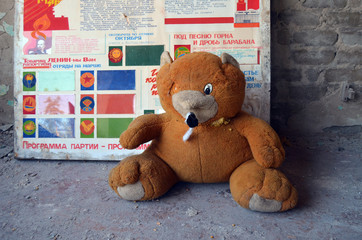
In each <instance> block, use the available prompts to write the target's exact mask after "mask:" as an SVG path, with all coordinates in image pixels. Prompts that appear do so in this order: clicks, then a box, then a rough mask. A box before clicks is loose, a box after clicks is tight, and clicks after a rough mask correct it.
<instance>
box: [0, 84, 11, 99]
mask: <svg viewBox="0 0 362 240" xmlns="http://www.w3.org/2000/svg"><path fill="white" fill-rule="evenodd" d="M8 91H9V86H8V85H5V84H1V85H0V96H4V95H6V94H7V93H8Z"/></svg>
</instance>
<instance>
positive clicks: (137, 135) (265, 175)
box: [109, 52, 297, 212]
mask: <svg viewBox="0 0 362 240" xmlns="http://www.w3.org/2000/svg"><path fill="white" fill-rule="evenodd" d="M161 62H162V64H163V66H162V67H161V69H160V71H159V73H158V75H157V88H158V93H159V97H160V101H161V104H162V107H163V108H164V110H165V111H166V113H164V114H160V115H156V114H147V115H143V116H140V117H138V118H136V119H135V120H134V121H133V122H132V123H131V124H130V125H129V127H128V129H127V130H126V131H125V132H123V133H122V134H121V136H120V143H121V145H122V146H123V147H124V148H127V149H134V148H137V147H138V146H139V145H140V144H142V143H145V142H148V141H150V140H152V143H151V145H150V147H149V148H147V150H145V151H144V152H143V153H142V154H140V155H135V156H130V157H127V158H126V159H124V160H122V161H121V162H120V163H119V164H118V165H117V166H116V167H115V168H114V169H112V171H111V173H110V175H109V184H110V186H111V187H112V189H113V190H114V191H115V192H116V193H117V194H118V195H119V196H120V197H122V198H124V199H127V200H150V199H154V198H157V197H159V196H161V195H163V194H164V193H166V192H167V191H168V190H169V189H170V188H171V187H172V186H173V185H174V184H175V183H177V182H178V181H186V182H194V183H214V182H227V181H229V182H230V190H231V194H232V196H233V198H234V200H235V201H236V202H237V203H239V204H240V205H241V206H243V207H245V208H248V209H251V210H254V211H261V212H277V211H285V210H288V209H291V208H293V207H294V206H295V205H296V203H297V191H296V190H295V188H294V187H293V186H292V185H291V183H290V182H289V180H288V179H287V178H286V177H285V175H284V174H282V173H281V172H280V171H279V170H277V169H276V168H277V167H279V166H280V165H281V164H282V162H283V161H284V157H285V152H284V149H283V146H282V144H281V142H280V140H279V137H278V135H277V134H276V133H275V132H274V130H273V129H272V128H271V127H270V126H269V125H268V124H267V123H266V122H265V121H263V120H261V119H258V118H255V117H253V116H251V115H249V114H248V113H246V112H243V111H241V106H242V104H243V100H244V95H245V78H244V75H243V73H242V72H241V71H240V69H239V65H238V63H237V61H236V60H235V59H234V58H232V57H231V56H230V55H228V54H223V55H222V56H221V58H220V57H218V56H216V55H213V54H210V53H205V52H199V53H192V54H188V55H186V56H183V57H181V58H179V59H177V60H176V61H174V62H172V60H171V58H170V57H169V54H168V53H167V52H166V53H164V54H163V55H162V58H161ZM192 114H193V119H189V117H190V115H192ZM185 120H186V122H187V123H186V122H185ZM188 124H189V125H188ZM189 129H192V131H191V135H189V137H188V138H187V139H186V140H185V139H183V136H184V135H185V133H186V132H187V131H188V130H189ZM189 132H190V131H189Z"/></svg>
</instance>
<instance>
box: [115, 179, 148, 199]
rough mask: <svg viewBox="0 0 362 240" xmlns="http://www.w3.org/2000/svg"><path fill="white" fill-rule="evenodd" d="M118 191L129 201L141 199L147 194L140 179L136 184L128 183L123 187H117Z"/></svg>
mask: <svg viewBox="0 0 362 240" xmlns="http://www.w3.org/2000/svg"><path fill="white" fill-rule="evenodd" d="M117 192H118V194H119V195H120V196H121V198H123V199H125V200H129V201H136V200H141V199H142V198H143V197H144V195H145V190H144V189H143V186H142V183H141V182H140V181H138V182H136V183H135V184H127V185H125V186H123V187H117Z"/></svg>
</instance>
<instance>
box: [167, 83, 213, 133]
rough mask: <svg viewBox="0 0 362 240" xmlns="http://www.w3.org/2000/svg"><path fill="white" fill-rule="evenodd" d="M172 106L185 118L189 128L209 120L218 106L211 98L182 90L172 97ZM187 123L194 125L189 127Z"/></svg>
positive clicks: (198, 92)
mask: <svg viewBox="0 0 362 240" xmlns="http://www.w3.org/2000/svg"><path fill="white" fill-rule="evenodd" d="M172 105H173V106H174V108H175V109H176V111H177V112H179V113H180V114H181V116H182V117H184V118H185V120H186V123H187V125H188V126H189V127H190V128H193V127H196V126H197V125H198V124H200V123H204V122H206V121H208V120H210V119H211V118H213V117H214V116H215V115H216V113H217V111H218V105H217V103H216V101H215V98H214V97H213V96H211V95H204V94H203V93H201V92H200V91H193V90H184V91H180V92H178V93H175V94H174V95H172ZM191 113H192V114H191ZM188 118H189V119H188ZM196 120H197V124H196ZM188 122H189V123H190V124H191V125H195V124H196V125H195V126H190V125H189V123H188Z"/></svg>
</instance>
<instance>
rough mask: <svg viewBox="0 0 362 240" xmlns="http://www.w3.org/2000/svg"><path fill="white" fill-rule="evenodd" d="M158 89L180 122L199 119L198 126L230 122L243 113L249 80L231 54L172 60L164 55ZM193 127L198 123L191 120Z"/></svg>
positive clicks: (165, 53)
mask: <svg viewBox="0 0 362 240" xmlns="http://www.w3.org/2000/svg"><path fill="white" fill-rule="evenodd" d="M156 81H157V89H158V93H159V97H160V101H161V105H162V107H163V108H164V110H165V111H166V112H167V113H169V114H172V115H173V117H176V118H179V119H180V120H184V119H186V120H187V124H188V125H189V121H188V118H189V117H190V116H191V117H192V118H196V125H198V124H201V125H205V124H210V123H212V122H214V121H216V120H219V119H222V118H224V119H230V118H232V117H234V116H235V115H236V114H237V113H238V112H239V111H240V110H241V106H242V104H243V101H244V96H245V77H244V74H243V73H242V71H240V68H239V63H238V62H237V61H236V60H235V59H234V58H233V57H232V56H230V55H229V54H226V53H223V54H222V55H221V57H218V56H216V55H214V54H211V53H207V52H195V53H191V54H187V55H185V56H182V57H180V58H178V59H176V60H175V61H174V62H173V61H172V59H171V57H170V55H169V53H168V52H164V53H163V54H162V56H161V69H160V70H159V72H158V74H157V79H156ZM190 124H191V125H189V126H190V127H195V126H192V125H193V124H194V121H190Z"/></svg>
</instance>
